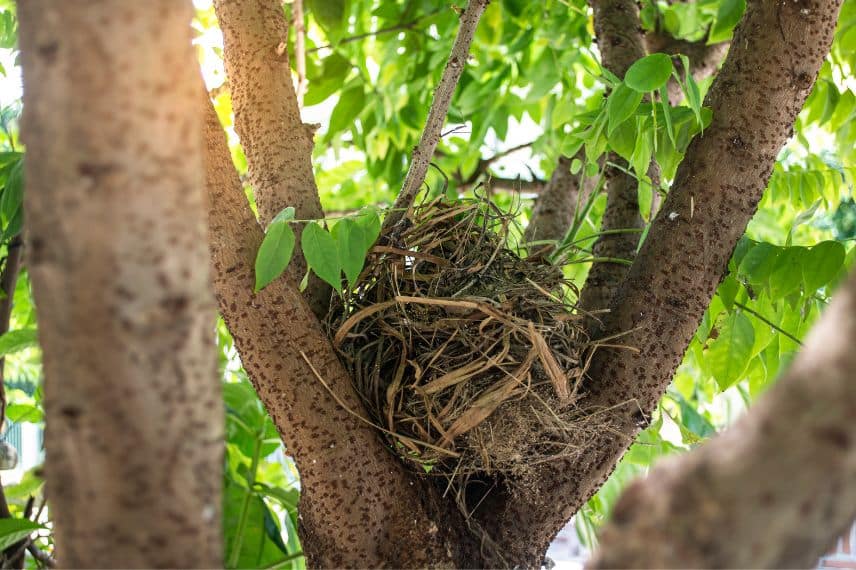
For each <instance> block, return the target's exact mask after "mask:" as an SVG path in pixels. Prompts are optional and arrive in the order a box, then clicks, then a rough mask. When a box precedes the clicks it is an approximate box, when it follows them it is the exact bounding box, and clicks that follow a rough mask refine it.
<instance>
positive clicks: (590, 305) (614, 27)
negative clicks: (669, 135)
mask: <svg viewBox="0 0 856 570" xmlns="http://www.w3.org/2000/svg"><path fill="white" fill-rule="evenodd" d="M591 6H592V9H593V11H594V28H595V32H596V34H597V47H598V49H599V50H600V52H601V58H602V63H603V66H604V67H605V68H606V69H608V70H609V71H611V72H612V73H614V74H615V75H616V76H618V77H624V74H625V73H627V70H628V69H629V68H630V66H631V65H632V64H633V62H635V61H636V60H638V59H640V58H642V57H644V56H645V53H646V52H645V43H644V39H643V37H642V33H641V32H640V30H641V29H642V23H641V22H640V21H639V8H638V7H637V4H636V2H635V1H634V0H592V2H591ZM607 161H608V162H609V163H612V164H616V165H618V167H612V166H607V167H606V177H607V178H606V180H607V182H606V209H605V210H604V213H603V218H602V220H601V226H600V229H601V231H603V232H606V233H604V234H602V235H601V236H600V237H599V238H598V240H597V242H595V244H594V246H593V248H592V252H593V254H594V257H596V258H601V259H627V260H630V259H633V258H634V257H635V256H636V246H637V245H638V243H639V235H640V234H639V233H638V232H632V231H631V232H623V233H613V232H612V230H633V229H640V228H642V227H644V222H643V221H642V216H641V215H640V214H639V197H638V184H637V181H636V179H635V178H634V177H633V176H632V175H631V174H630V172H629V169H630V166H629V165H628V163H627V161H625V160H624V159H623V158H620V157H619V156H618V155H617V154H615V153H610V154H609V155H608V156H607ZM654 169H656V165H655V164H653V163H652V170H654ZM651 174H658V173H656V172H652V173H651ZM626 274H627V266H626V265H622V264H620V263H614V262H611V261H599V262H596V263H594V264H592V267H591V269H590V270H589V274H588V278H587V279H586V283H585V286H584V287H583V289H582V292H581V295H580V306H581V307H582V308H583V309H585V310H586V311H598V310H603V309H606V308H608V306H609V302H610V300H611V299H612V295H613V294H614V292H615V288H616V287H617V286H618V284H619V283H621V280H622V279H623V278H624V276H625V275H626ZM593 324H594V323H593V322H590V323H589V326H592V325H593Z"/></svg>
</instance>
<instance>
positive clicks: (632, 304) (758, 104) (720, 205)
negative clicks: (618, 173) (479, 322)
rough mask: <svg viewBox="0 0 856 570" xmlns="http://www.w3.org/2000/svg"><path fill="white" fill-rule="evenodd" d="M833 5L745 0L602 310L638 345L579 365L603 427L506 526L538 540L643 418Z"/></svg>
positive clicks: (753, 203) (818, 55)
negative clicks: (705, 117)
mask: <svg viewBox="0 0 856 570" xmlns="http://www.w3.org/2000/svg"><path fill="white" fill-rule="evenodd" d="M839 7H840V2H839V1H837V0H814V1H804V2H801V3H798V4H791V3H787V4H780V3H779V2H777V1H776V0H764V1H760V2H753V3H749V6H748V8H747V11H746V15H745V17H744V20H743V22H742V23H741V25H740V26H739V28H738V30H737V31H736V32H735V39H734V41H733V42H732V48H731V51H730V52H729V55H728V58H727V60H726V62H725V65H724V67H723V69H722V71H720V73H719V75H718V76H717V78H716V80H715V81H714V84H713V86H712V87H711V90H710V92H709V94H708V98H707V101H706V104H707V105H708V106H709V107H711V108H712V109H713V122H712V123H711V125H710V126H709V127H708V128H707V129H705V131H704V135H703V136H699V137H698V138H697V139H696V140H694V141H693V142H692V143H691V144H690V147H689V148H688V150H687V153H686V157H685V159H684V161H683V163H682V164H681V165H680V167H679V168H678V173H677V176H676V180H675V183H674V185H673V187H672V190H671V192H670V193H669V195H668V197H667V199H666V201H665V203H664V204H663V206H662V207H661V209H660V214H659V215H658V216H657V218H656V219H655V220H654V222H653V224H652V225H651V229H650V232H649V234H648V237H647V239H646V241H645V243H644V244H643V246H642V248H641V250H640V253H639V255H638V256H637V258H636V260H635V261H634V263H633V266H632V268H631V270H630V273H629V274H628V276H627V278H626V280H625V282H624V283H623V284H622V286H621V287H620V288H619V290H618V291H617V293H616V296H615V298H614V300H613V302H612V309H613V311H612V312H611V313H609V314H608V315H607V316H606V317H605V321H606V322H605V324H606V329H605V334H619V333H621V334H623V335H624V336H622V337H621V342H622V344H624V345H629V346H632V347H635V349H636V350H620V349H606V348H601V349H600V350H599V351H598V352H597V353H596V354H595V357H594V361H593V362H592V366H591V368H590V369H589V375H590V378H589V381H588V383H587V384H588V385H587V397H586V398H585V400H584V401H583V403H584V405H586V406H587V407H588V408H589V409H591V410H592V411H594V410H607V409H608V410H609V411H608V412H605V411H604V412H602V413H601V415H600V416H599V417H601V418H603V419H604V420H605V421H608V425H605V426H604V427H603V429H602V431H601V432H600V434H599V437H598V438H597V440H596V441H595V442H594V443H593V444H590V445H587V448H586V449H587V451H586V452H585V453H583V454H581V456H580V459H579V460H578V461H576V462H566V463H561V464H560V463H556V464H554V465H550V466H545V467H544V469H543V472H542V474H541V477H540V483H539V485H538V487H539V489H540V491H541V493H540V497H539V500H538V501H537V502H536V503H535V504H525V505H524V504H517V503H514V502H512V503H510V504H509V513H508V515H507V517H506V518H505V520H506V521H507V522H506V524H508V525H511V521H515V524H516V526H517V528H528V529H531V535H530V536H531V537H532V540H531V541H530V542H531V543H532V544H534V545H536V547H537V546H540V545H543V544H546V542H547V541H548V540H549V539H550V538H551V537H552V536H553V535H554V533H555V532H557V531H558V530H559V528H561V526H562V525H563V524H564V523H565V521H567V520H568V518H570V516H571V515H572V514H573V513H574V512H576V510H577V509H579V508H580V507H581V506H582V505H583V504H584V502H585V501H586V500H588V498H589V497H590V496H591V495H592V494H593V493H594V492H595V491H596V490H597V489H598V488H599V487H600V485H601V484H602V483H603V481H604V480H605V479H606V477H607V476H608V475H609V474H610V472H611V471H612V469H613V468H614V466H615V464H616V462H617V461H618V459H620V457H621V456H622V455H623V453H624V451H625V450H626V448H627V446H628V445H630V443H631V442H632V441H633V439H634V438H635V436H636V434H637V433H638V432H639V430H640V429H641V428H643V427H645V426H646V425H647V420H646V418H647V417H648V414H649V413H650V411H651V410H652V409H653V408H654V407H655V406H656V403H657V401H658V400H659V399H660V397H661V396H662V394H663V392H664V391H665V389H666V387H667V386H668V384H669V382H670V380H671V378H672V375H673V374H674V371H675V368H676V367H677V365H678V364H679V363H680V361H681V357H682V356H683V353H684V351H685V350H686V347H687V345H688V344H689V341H690V339H691V338H692V335H693V334H694V332H695V330H696V329H697V328H698V324H699V322H700V320H701V317H702V315H703V314H704V311H705V309H706V307H707V306H708V304H709V303H710V299H711V297H712V296H713V293H714V291H715V289H716V286H717V284H718V283H719V281H720V279H721V278H722V276H723V274H724V273H725V270H726V265H727V262H728V259H729V257H730V255H731V252H732V250H733V249H734V246H735V244H736V243H737V240H738V239H739V238H740V236H741V235H742V234H743V232H744V230H745V228H746V224H747V223H748V221H749V218H750V217H751V216H752V214H753V213H754V212H755V209H756V207H757V204H758V201H759V200H760V198H761V195H762V193H763V191H764V188H765V186H766V183H767V180H768V178H769V176H770V173H771V172H772V168H773V164H774V162H775V159H776V155H777V153H778V152H779V150H780V149H781V147H782V145H783V144H784V143H785V141H786V140H787V138H788V136H790V133H791V129H792V127H793V122H794V120H795V118H796V115H797V113H798V112H799V110H800V108H801V107H802V105H803V103H804V102H805V99H806V97H807V96H808V94H809V92H810V91H811V87H812V85H813V83H814V80H815V78H816V77H817V73H818V70H819V69H820V65H821V63H822V61H823V58H824V56H825V55H826V54H827V52H828V50H829V46H830V43H831V41H832V36H833V31H834V28H835V22H836V17H837V14H838V9H839ZM534 513H537V515H536V514H534ZM501 524H502V523H501ZM519 540H520V539H519V537H515V538H513V539H512V538H510V537H509V538H508V539H506V540H503V541H502V544H506V543H509V544H514V542H515V541H519Z"/></svg>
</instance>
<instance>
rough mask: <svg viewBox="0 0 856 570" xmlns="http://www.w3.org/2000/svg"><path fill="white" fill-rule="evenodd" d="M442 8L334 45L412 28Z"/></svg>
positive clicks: (317, 49)
mask: <svg viewBox="0 0 856 570" xmlns="http://www.w3.org/2000/svg"><path fill="white" fill-rule="evenodd" d="M443 9H445V6H441V7H439V8H435V9H434V10H431V11H430V12H425V13H424V14H422V15H421V16H417V17H416V18H413V19H412V20H408V21H407V22H399V23H397V24H395V25H392V26H389V27H386V28H381V29H379V30H375V31H373V32H365V33H362V34H357V35H355V36H350V37H347V38H342V39H341V40H339V41H338V42H336V44H335V45H342V44H349V43H351V42H357V41H360V40H364V39H366V38H370V37H372V36H380V35H382V34H388V33H391V32H398V31H405V30H412V29H413V28H414V27H415V26H416V24H418V23H419V22H421V21H422V20H426V19H428V18H430V17H431V16H433V15H434V14H437V13H438V12H440V10H443ZM333 45H334V44H325V45H323V46H318V47H314V48H312V49H310V50H307V52H306V53H315V52H317V51H321V50H322V49H329V48H331V47H333Z"/></svg>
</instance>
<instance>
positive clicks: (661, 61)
mask: <svg viewBox="0 0 856 570" xmlns="http://www.w3.org/2000/svg"><path fill="white" fill-rule="evenodd" d="M673 69H674V66H673V65H672V58H671V57H669V56H668V55H666V54H664V53H652V54H651V55H647V56H645V57H643V58H642V59H640V60H638V61H637V62H636V63H634V64H633V65H631V66H630V69H628V70H627V74H626V75H625V76H624V83H626V84H627V86H628V87H630V88H631V89H635V90H636V91H639V92H641V93H646V92H648V91H656V90H657V89H659V88H660V87H662V86H663V85H665V84H666V83H667V82H668V81H669V77H670V76H671V75H672V70H673Z"/></svg>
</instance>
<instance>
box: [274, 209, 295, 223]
mask: <svg viewBox="0 0 856 570" xmlns="http://www.w3.org/2000/svg"><path fill="white" fill-rule="evenodd" d="M293 219H294V208H293V207H292V206H289V207H287V208H283V209H282V211H281V212H280V213H279V214H277V215H276V216H275V217H274V219H273V220H271V222H270V223H272V224H274V223H276V222H289V221H291V220H293Z"/></svg>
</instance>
